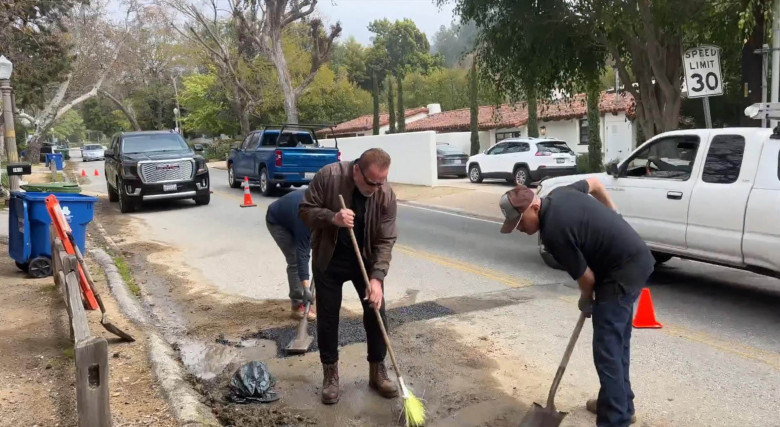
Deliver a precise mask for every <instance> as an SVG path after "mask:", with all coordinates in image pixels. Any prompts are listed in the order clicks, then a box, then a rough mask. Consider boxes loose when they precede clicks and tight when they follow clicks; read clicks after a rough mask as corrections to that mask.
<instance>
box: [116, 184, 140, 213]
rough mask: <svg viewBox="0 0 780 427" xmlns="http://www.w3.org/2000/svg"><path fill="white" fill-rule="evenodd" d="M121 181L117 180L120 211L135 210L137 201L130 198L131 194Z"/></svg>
mask: <svg viewBox="0 0 780 427" xmlns="http://www.w3.org/2000/svg"><path fill="white" fill-rule="evenodd" d="M122 187H124V186H123V185H122V183H121V182H120V181H117V192H118V193H119V211H120V212H122V213H130V212H135V208H136V206H135V201H133V200H131V199H130V196H128V195H127V194H125V190H124V188H122Z"/></svg>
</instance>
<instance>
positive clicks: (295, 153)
mask: <svg viewBox="0 0 780 427" xmlns="http://www.w3.org/2000/svg"><path fill="white" fill-rule="evenodd" d="M280 151H281V152H282V167H283V168H285V169H287V168H290V169H293V170H296V171H314V172H316V171H318V170H320V168H322V167H323V166H325V165H328V164H331V163H335V162H337V161H338V153H339V150H337V149H335V148H281V149H280Z"/></svg>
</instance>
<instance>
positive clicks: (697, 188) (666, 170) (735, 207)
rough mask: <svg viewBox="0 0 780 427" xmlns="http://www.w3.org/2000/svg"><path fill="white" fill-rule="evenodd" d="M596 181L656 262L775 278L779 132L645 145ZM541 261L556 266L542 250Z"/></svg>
mask: <svg viewBox="0 0 780 427" xmlns="http://www.w3.org/2000/svg"><path fill="white" fill-rule="evenodd" d="M606 170H607V172H606V173H599V174H588V175H571V176H565V177H558V178H550V179H547V180H544V181H543V182H542V183H541V184H540V187H541V188H540V189H539V195H540V196H544V195H546V194H548V193H549V192H550V191H551V190H552V189H554V188H556V187H559V186H561V185H567V184H570V183H572V182H575V181H577V180H579V179H583V178H584V177H593V176H595V177H598V179H599V180H600V181H601V182H602V183H603V184H604V186H605V187H606V188H607V190H608V191H609V194H610V196H611V197H612V199H613V200H614V202H615V204H616V205H617V207H618V210H619V212H620V213H621V215H623V218H625V219H626V220H627V221H628V222H629V223H630V224H631V225H632V226H633V227H634V229H636V231H637V232H638V233H639V235H640V236H642V238H643V239H644V240H645V242H646V243H647V245H648V246H649V247H650V249H651V250H652V251H653V254H654V255H655V258H656V261H657V262H659V263H662V262H666V261H668V260H669V259H670V258H671V257H673V256H677V257H681V258H687V259H693V260H697V261H703V262H707V263H712V264H718V265H724V266H728V267H734V268H740V269H745V270H749V271H753V272H756V273H760V274H764V275H769V276H774V277H778V278H780V128H778V130H776V131H775V132H774V133H773V131H772V130H771V129H763V128H723V129H691V130H679V131H673V132H667V133H663V134H660V135H657V136H655V137H654V138H652V139H650V140H648V141H647V142H645V143H644V144H642V145H641V146H639V147H638V148H637V149H636V150H634V151H633V152H632V153H631V154H630V155H629V156H628V157H627V158H626V159H625V160H623V161H622V162H620V163H611V164H609V165H607V168H606ZM540 252H541V254H542V258H543V259H544V261H545V263H547V264H548V265H550V266H551V267H554V268H557V263H556V262H555V260H554V259H553V258H552V256H550V254H549V253H547V252H546V251H545V250H544V247H543V245H541V243H540Z"/></svg>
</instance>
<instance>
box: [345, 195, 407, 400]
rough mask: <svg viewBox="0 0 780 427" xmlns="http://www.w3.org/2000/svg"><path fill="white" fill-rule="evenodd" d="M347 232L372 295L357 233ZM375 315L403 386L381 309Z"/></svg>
mask: <svg viewBox="0 0 780 427" xmlns="http://www.w3.org/2000/svg"><path fill="white" fill-rule="evenodd" d="M339 200H340V201H341V208H342V209H346V208H347V205H346V204H345V203H344V197H343V196H342V195H341V194H339ZM347 230H349V237H350V238H351V239H352V247H353V248H354V249H355V255H356V256H357V259H358V264H360V272H361V273H362V274H363V280H364V281H365V282H366V296H368V295H370V294H371V286H370V283H371V281H370V280H369V279H368V273H366V266H365V265H364V264H363V255H361V254H360V247H359V246H358V243H357V239H356V238H355V231H354V230H353V229H352V227H347ZM374 313H375V314H376V319H377V323H379V329H380V330H381V331H382V338H384V340H385V345H386V346H387V352H388V353H390V360H391V361H392V362H393V368H395V374H396V377H397V378H398V383H399V384H400V385H402V382H401V371H400V370H399V369H398V363H396V361H395V352H393V347H392V346H391V345H390V338H389V337H388V336H387V330H385V324H384V322H382V315H381V314H380V313H379V309H378V308H376V307H374Z"/></svg>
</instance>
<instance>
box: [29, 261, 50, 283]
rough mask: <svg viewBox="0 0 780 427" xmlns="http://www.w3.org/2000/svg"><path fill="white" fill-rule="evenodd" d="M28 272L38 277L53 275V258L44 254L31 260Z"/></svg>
mask: <svg viewBox="0 0 780 427" xmlns="http://www.w3.org/2000/svg"><path fill="white" fill-rule="evenodd" d="M27 272H28V273H29V274H30V276H32V277H35V278H36V279H40V278H43V277H48V276H51V260H50V259H49V258H46V257H42V256H39V257H37V258H33V259H32V260H30V265H29V266H28V267H27Z"/></svg>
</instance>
